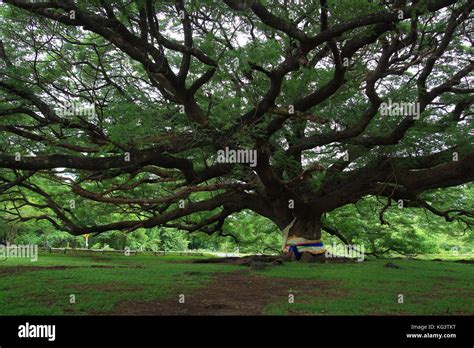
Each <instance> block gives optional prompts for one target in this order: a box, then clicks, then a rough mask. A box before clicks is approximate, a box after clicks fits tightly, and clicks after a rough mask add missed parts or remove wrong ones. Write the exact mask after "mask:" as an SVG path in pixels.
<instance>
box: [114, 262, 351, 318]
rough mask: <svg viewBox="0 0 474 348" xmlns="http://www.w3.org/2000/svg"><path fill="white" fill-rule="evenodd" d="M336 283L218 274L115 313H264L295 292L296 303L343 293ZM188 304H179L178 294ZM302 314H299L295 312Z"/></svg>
mask: <svg viewBox="0 0 474 348" xmlns="http://www.w3.org/2000/svg"><path fill="white" fill-rule="evenodd" d="M334 284H336V282H333V281H319V280H309V279H307V280H306V279H289V278H272V277H264V276H260V275H255V274H249V273H248V272H245V271H239V272H230V273H225V274H219V275H217V276H216V278H215V279H214V280H213V281H212V282H211V283H210V284H209V285H208V286H207V287H205V288H202V289H197V290H192V291H186V292H180V291H179V290H177V291H176V292H175V293H176V295H175V296H172V298H167V299H163V300H158V301H146V302H145V301H124V302H121V303H119V304H118V305H117V306H116V308H115V310H114V312H113V313H112V314H115V315H261V314H263V310H264V307H265V306H266V305H268V304H270V303H278V302H280V303H282V304H283V303H285V302H288V296H289V295H290V294H293V295H294V296H295V302H298V301H299V300H300V301H299V302H304V301H303V299H304V297H306V296H313V297H318V298H328V297H331V298H335V297H342V296H344V293H343V291H335V286H334ZM181 293H183V294H184V295H185V303H179V295H180V294H181ZM294 314H300V313H294Z"/></svg>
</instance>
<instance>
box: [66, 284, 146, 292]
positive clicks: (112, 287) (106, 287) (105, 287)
mask: <svg viewBox="0 0 474 348" xmlns="http://www.w3.org/2000/svg"><path fill="white" fill-rule="evenodd" d="M69 288H71V289H74V290H79V291H84V290H94V291H111V292H116V291H141V290H143V288H142V287H126V286H124V285H123V284H121V283H104V284H75V285H70V286H69Z"/></svg>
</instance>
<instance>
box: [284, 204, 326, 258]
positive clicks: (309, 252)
mask: <svg viewBox="0 0 474 348" xmlns="http://www.w3.org/2000/svg"><path fill="white" fill-rule="evenodd" d="M287 221H288V219H287V220H286V222H285V223H280V224H279V226H280V229H281V230H282V238H283V243H282V249H283V250H287V251H288V246H289V245H293V243H294V241H295V240H297V241H298V242H315V241H319V240H321V230H322V222H321V214H317V213H314V212H309V211H308V212H306V213H305V214H301V213H300V214H298V215H293V217H292V220H291V221H290V222H287ZM285 247H287V248H286V249H285ZM296 248H297V249H298V253H294V252H291V253H290V254H291V256H292V258H293V259H297V260H299V259H302V260H308V261H309V260H312V259H313V257H314V254H315V253H316V252H319V249H321V247H318V246H314V247H309V246H308V247H306V248H305V247H302V246H300V247H298V245H296ZM305 250H306V251H305ZM316 250H318V251H316ZM318 256H319V257H318V258H321V257H324V253H322V254H320V255H318Z"/></svg>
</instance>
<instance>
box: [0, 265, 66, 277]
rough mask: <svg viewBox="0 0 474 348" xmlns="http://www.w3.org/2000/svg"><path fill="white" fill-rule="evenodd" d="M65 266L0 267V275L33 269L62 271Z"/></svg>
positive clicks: (31, 270)
mask: <svg viewBox="0 0 474 348" xmlns="http://www.w3.org/2000/svg"><path fill="white" fill-rule="evenodd" d="M67 268H72V267H66V266H51V267H41V266H19V267H0V277H3V276H8V275H12V274H19V273H24V272H33V271H45V270H55V271H63V270H65V269H67Z"/></svg>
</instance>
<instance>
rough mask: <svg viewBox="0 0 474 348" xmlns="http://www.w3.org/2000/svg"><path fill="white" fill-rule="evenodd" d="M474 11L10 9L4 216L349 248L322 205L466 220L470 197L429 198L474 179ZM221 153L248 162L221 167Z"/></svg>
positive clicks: (212, 4) (334, 4)
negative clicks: (239, 230) (259, 227)
mask: <svg viewBox="0 0 474 348" xmlns="http://www.w3.org/2000/svg"><path fill="white" fill-rule="evenodd" d="M473 7H474V4H473V3H472V2H471V1H467V0H466V1H455V0H414V1H406V0H395V1H384V2H381V3H378V2H377V1H374V2H372V1H352V0H327V1H326V0H320V1H319V2H318V1H291V0H285V1H233V0H226V1H224V2H216V1H205V0H203V1H186V2H185V1H182V0H181V1H179V0H178V1H174V2H173V1H153V0H133V1H132V0H131V1H101V0H91V1H79V2H74V1H71V0H56V1H41V2H33V1H31V2H27V1H20V0H6V1H5V4H3V5H2V6H0V16H1V19H2V26H1V28H0V37H1V41H0V78H1V80H0V100H1V106H0V132H1V144H0V146H1V149H2V151H1V154H0V168H3V169H2V171H1V176H0V180H1V181H0V192H1V193H2V201H5V202H6V203H5V205H4V213H5V215H6V216H7V219H8V220H10V221H30V220H46V221H48V222H49V223H51V224H52V225H53V226H54V227H55V228H57V229H60V230H64V231H68V232H69V233H71V234H75V235H80V234H83V233H96V234H99V233H102V232H106V231H111V230H123V231H134V230H137V229H139V228H152V227H155V226H161V227H170V228H176V229H180V230H184V231H188V232H195V231H201V232H205V233H207V234H213V233H216V232H217V233H222V230H223V228H224V226H225V223H226V219H227V218H228V217H229V216H231V215H232V214H235V213H237V212H239V211H242V210H252V211H254V212H256V213H257V214H259V215H262V216H264V217H266V218H268V219H270V220H271V221H273V222H274V223H275V224H276V225H277V226H278V227H279V228H280V229H284V228H285V227H286V226H288V225H289V224H290V223H291V222H294V224H293V226H292V228H291V230H290V233H291V234H294V235H296V236H301V237H305V238H307V239H319V238H320V237H321V231H322V229H324V230H326V231H327V232H328V233H330V234H334V235H336V236H338V237H339V238H341V239H342V240H345V241H347V237H345V236H344V235H343V234H341V232H340V231H339V230H337V229H335V228H334V226H330V225H328V223H334V220H331V219H330V218H328V216H330V215H327V214H330V212H332V211H334V210H336V209H339V208H341V207H344V206H347V205H349V204H353V203H356V202H358V201H360V200H361V199H363V198H364V197H373V198H374V199H377V200H378V201H380V202H382V206H381V207H380V211H379V214H378V215H379V217H380V220H381V222H385V218H384V216H385V212H386V211H387V210H389V208H391V207H393V206H394V205H396V206H397V207H399V208H401V209H405V208H422V209H426V210H427V211H429V212H430V213H432V214H435V215H438V216H440V217H443V218H444V219H445V220H446V221H461V222H463V223H464V224H466V225H468V226H469V225H470V224H471V223H472V218H473V217H474V214H473V212H472V211H470V208H472V206H469V205H466V204H465V203H466V202H463V201H462V200H459V199H458V200H456V199H452V200H450V201H449V203H452V205H450V206H449V207H447V206H444V205H443V204H439V203H438V202H433V201H432V200H431V199H430V197H432V192H433V190H437V189H441V188H447V187H452V186H457V185H463V184H466V183H469V182H471V181H473V179H474V144H473V142H472V135H473V134H474V129H473V123H472V115H473V113H472V101H473V97H472V91H473V89H472V70H473V69H474V62H473V60H472V50H473V48H472V33H473V31H474V28H473V22H472V9H473ZM392 102H393V103H398V104H400V105H401V104H403V105H405V104H407V105H408V104H409V105H411V106H416V107H417V108H418V110H419V113H418V112H416V113H413V114H410V113H408V114H407V113H406V112H399V111H397V109H396V108H395V109H391V112H389V115H387V113H386V112H384V110H386V109H384V107H385V106H386V104H387V103H392ZM225 148H229V149H233V150H239V149H252V150H255V151H256V153H257V155H258V156H257V159H258V162H257V165H256V167H252V166H251V165H250V164H249V163H219V162H218V161H217V153H218V151H219V150H222V149H225ZM463 187H464V188H465V186H461V188H463ZM461 191H462V189H461ZM26 206H30V207H33V208H36V210H35V211H37V212H41V213H36V214H25V213H24V210H22V209H21V208H23V207H26ZM333 216H336V215H334V214H333ZM401 224H402V225H403V224H406V222H401ZM224 233H225V232H224Z"/></svg>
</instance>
